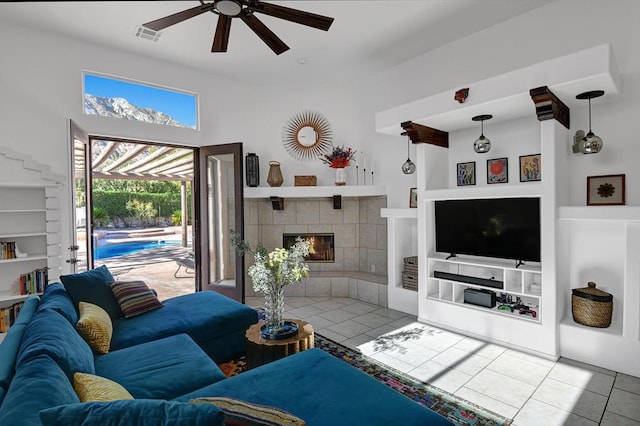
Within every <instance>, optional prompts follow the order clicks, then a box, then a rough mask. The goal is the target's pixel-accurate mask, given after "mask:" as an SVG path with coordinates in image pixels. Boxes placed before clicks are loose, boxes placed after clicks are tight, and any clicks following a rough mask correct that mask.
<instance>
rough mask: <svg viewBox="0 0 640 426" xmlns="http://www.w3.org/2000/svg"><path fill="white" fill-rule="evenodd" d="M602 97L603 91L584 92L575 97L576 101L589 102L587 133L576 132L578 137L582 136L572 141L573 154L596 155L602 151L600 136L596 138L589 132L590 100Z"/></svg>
mask: <svg viewBox="0 0 640 426" xmlns="http://www.w3.org/2000/svg"><path fill="white" fill-rule="evenodd" d="M602 95H604V90H592V91H590V92H584V93H580V94H579V95H577V96H576V99H580V100H582V99H588V100H589V133H587V134H586V135H584V132H583V131H582V130H578V133H580V132H581V133H580V136H582V135H584V136H582V137H581V138H579V137H578V138H576V139H577V140H575V141H574V146H573V152H574V153H575V152H581V153H583V154H597V153H598V152H600V151H601V150H602V145H603V142H602V138H600V136H596V135H595V134H594V133H593V132H592V131H591V99H593V98H599V97H600V96H602ZM578 133H576V135H578Z"/></svg>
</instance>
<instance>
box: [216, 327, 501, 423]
mask: <svg viewBox="0 0 640 426" xmlns="http://www.w3.org/2000/svg"><path fill="white" fill-rule="evenodd" d="M315 346H316V348H320V349H322V350H323V351H325V352H327V353H330V354H331V355H333V356H335V357H336V358H339V359H341V360H343V361H344V362H346V363H348V364H350V365H352V366H353V367H355V368H357V369H359V370H361V371H363V372H365V373H367V374H368V375H370V376H372V377H374V378H375V379H377V380H378V381H380V382H382V383H384V384H385V385H387V386H389V387H390V388H393V389H395V390H396V391H398V392H400V393H401V394H403V395H405V396H407V397H409V398H411V399H412V400H414V401H416V402H418V403H419V404H422V405H424V406H425V407H427V408H430V409H431V410H433V411H435V412H437V413H439V414H440V415H442V416H444V417H446V418H447V419H449V420H451V421H452V422H453V423H455V424H458V425H473V426H508V425H510V424H511V420H509V419H507V418H505V417H501V416H498V415H497V414H494V413H492V412H490V411H488V410H486V409H484V408H482V407H479V406H477V405H475V404H473V403H471V402H469V401H466V400H464V399H461V398H459V397H457V396H455V395H452V394H450V393H448V392H445V391H443V390H440V389H438V388H436V387H434V386H431V385H429V384H426V383H423V382H420V381H418V380H416V379H414V378H412V377H410V376H408V375H406V374H404V373H402V372H400V371H398V370H395V369H393V368H391V367H388V366H386V365H384V364H381V363H379V362H377V361H375V360H373V359H371V358H369V357H367V356H365V355H362V354H361V353H359V352H357V351H355V350H353V349H351V348H348V347H346V346H343V345H341V344H339V343H336V342H334V341H333V340H331V339H328V338H326V337H324V336H322V335H319V334H318V333H316V335H315ZM220 369H221V370H222V371H223V372H224V374H225V375H226V376H227V377H231V376H235V375H236V374H240V373H242V372H243V371H245V369H246V363H245V360H244V357H242V358H240V359H237V360H234V361H231V362H228V363H225V364H221V365H220Z"/></svg>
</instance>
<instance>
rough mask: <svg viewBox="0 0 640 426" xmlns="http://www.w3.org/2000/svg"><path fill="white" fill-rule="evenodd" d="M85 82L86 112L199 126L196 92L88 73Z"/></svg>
mask: <svg viewBox="0 0 640 426" xmlns="http://www.w3.org/2000/svg"><path fill="white" fill-rule="evenodd" d="M83 85H84V90H83V95H84V113H85V114H88V115H100V116H103V117H117V118H122V119H125V120H135V121H144V122H147V123H155V124H163V125H165V126H175V127H186V128H191V129H197V128H198V96H197V95H195V94H193V93H187V92H181V91H177V90H170V89H166V88H162V87H157V86H150V85H148V84H142V83H136V82H132V81H126V80H122V79H117V78H114V77H106V76H104V75H97V74H90V73H87V72H85V73H84V75H83Z"/></svg>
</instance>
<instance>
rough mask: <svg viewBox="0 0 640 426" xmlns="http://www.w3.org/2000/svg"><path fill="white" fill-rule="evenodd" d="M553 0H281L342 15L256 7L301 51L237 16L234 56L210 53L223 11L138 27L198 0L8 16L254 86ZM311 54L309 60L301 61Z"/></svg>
mask: <svg viewBox="0 0 640 426" xmlns="http://www.w3.org/2000/svg"><path fill="white" fill-rule="evenodd" d="M550 1H552V0H388V1H383V0H373V1H371V0H356V1H346V0H345V1H339V0H335V1H334V0H315V1H310V0H308V1H299V0H291V1H272V2H271V3H276V4H280V5H283V6H287V7H291V8H295V9H300V10H304V11H308V12H313V13H317V14H321V15H326V16H331V17H333V18H335V21H334V23H333V25H332V27H331V28H330V29H329V31H328V32H324V31H320V30H316V29H314V28H310V27H306V26H302V25H298V24H294V23H291V22H287V21H283V20H280V19H277V18H272V17H270V16H266V15H261V14H256V15H257V16H258V17H259V18H260V19H261V20H262V21H263V22H264V23H265V24H266V25H267V26H268V27H269V28H270V29H271V30H272V31H273V32H275V33H276V34H277V35H278V36H279V37H280V38H281V39H282V40H283V41H284V42H285V43H287V44H288V45H289V47H290V48H291V49H290V50H289V51H287V52H285V53H283V54H282V55H279V56H276V55H275V54H274V53H273V52H272V51H271V49H269V48H268V47H267V46H266V45H265V44H264V43H263V42H262V41H261V40H260V39H259V38H258V37H257V36H256V35H255V34H254V33H253V32H252V31H251V30H249V29H248V27H246V25H245V24H244V23H243V22H242V21H240V20H239V19H234V20H233V24H232V26H231V34H230V38H229V46H228V52H227V53H210V51H211V44H212V41H213V35H214V32H215V28H216V22H217V16H216V15H214V14H212V13H204V14H202V15H200V16H197V17H194V18H191V19H189V20H187V21H184V22H182V23H179V24H176V25H174V26H172V27H169V28H166V29H165V30H163V31H162V36H161V37H160V39H159V40H158V41H157V42H155V43H154V42H151V41H148V40H144V39H140V38H136V37H134V36H133V33H134V30H135V28H136V26H137V25H139V24H142V23H145V22H149V21H152V20H155V19H158V18H161V17H164V16H166V15H169V14H172V13H176V12H179V11H181V10H184V9H189V8H191V7H194V6H197V5H198V4H199V2H198V1H146V2H145V1H132V2H129V1H92V2H91V1H88V2H9V3H6V2H2V3H0V22H1V21H2V20H6V21H9V22H13V23H16V24H21V25H26V26H31V27H37V28H40V29H43V30H47V31H53V32H57V33H61V34H66V35H68V36H72V37H76V38H82V39H85V40H89V41H91V42H93V43H98V44H102V45H106V46H112V47H116V48H119V49H122V50H126V51H129V52H134V53H136V54H139V55H146V56H149V57H153V58H158V59H163V60H166V61H170V62H174V63H178V64H182V65H186V66H190V67H193V68H196V69H199V70H203V71H205V72H208V73H211V74H217V75H221V76H226V77H229V78H233V79H236V80H240V81H243V82H248V83H254V84H288V83H292V82H297V83H313V84H323V83H335V82H339V81H345V80H347V81H348V80H356V79H358V78H360V77H361V76H362V75H372V74H375V73H378V72H380V71H383V70H385V69H388V68H390V67H392V66H394V65H396V64H399V63H401V62H404V61H406V60H408V59H410V58H413V57H415V56H417V55H419V54H422V53H424V52H427V51H429V50H432V49H435V48H437V47H439V46H442V45H444V44H447V43H450V42H452V41H454V40H457V39H460V38H462V37H465V36H468V35H470V34H473V33H475V32H477V31H480V30H482V29H484V28H487V27H489V26H491V25H494V24H496V23H499V22H501V21H504V20H507V19H509V18H512V17H514V16H516V15H519V14H521V13H524V12H526V11H528V10H531V9H534V8H536V7H540V6H542V5H544V4H546V3H549V2H550ZM301 60H305V61H306V64H305V65H301V64H299V61H301Z"/></svg>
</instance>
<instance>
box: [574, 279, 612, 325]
mask: <svg viewBox="0 0 640 426" xmlns="http://www.w3.org/2000/svg"><path fill="white" fill-rule="evenodd" d="M612 312H613V296H612V295H611V294H609V293H607V292H606V291H602V290H598V289H597V288H596V283H594V282H589V283H588V284H587V287H585V288H574V289H572V290H571V313H572V314H573V320H574V321H575V322H577V323H578V324H582V325H586V326H589V327H598V328H607V327H609V326H610V325H611V314H612Z"/></svg>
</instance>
